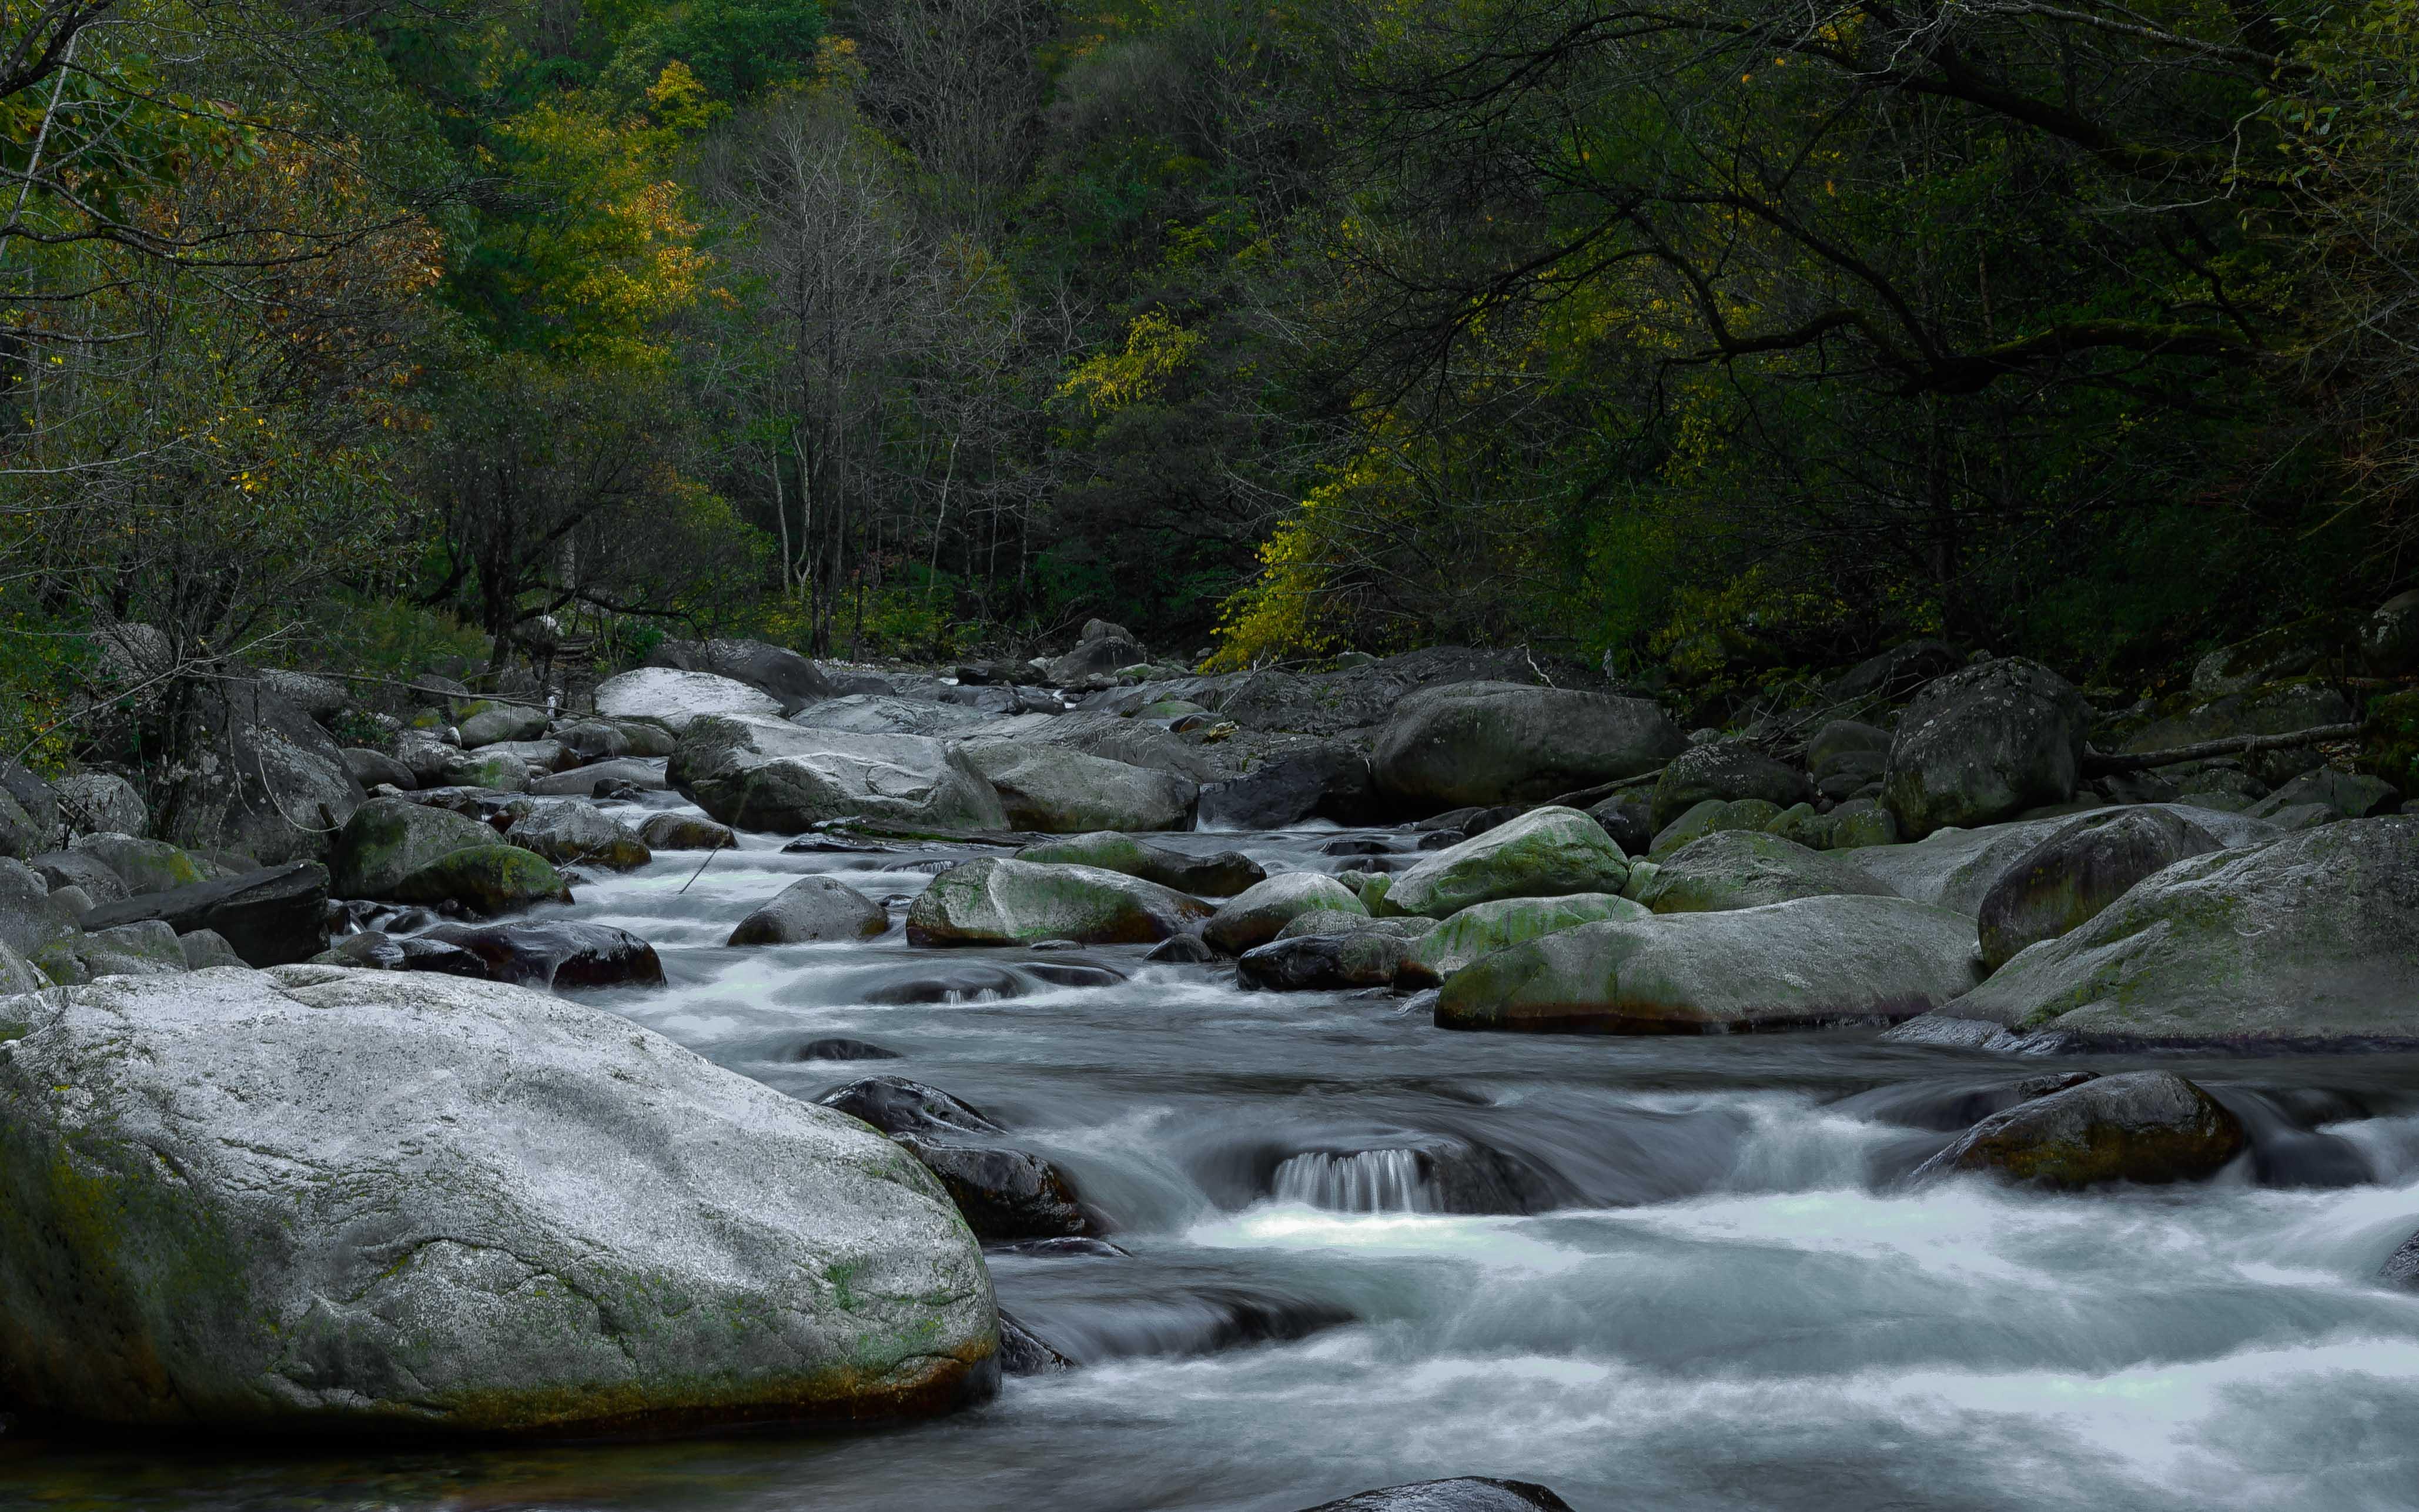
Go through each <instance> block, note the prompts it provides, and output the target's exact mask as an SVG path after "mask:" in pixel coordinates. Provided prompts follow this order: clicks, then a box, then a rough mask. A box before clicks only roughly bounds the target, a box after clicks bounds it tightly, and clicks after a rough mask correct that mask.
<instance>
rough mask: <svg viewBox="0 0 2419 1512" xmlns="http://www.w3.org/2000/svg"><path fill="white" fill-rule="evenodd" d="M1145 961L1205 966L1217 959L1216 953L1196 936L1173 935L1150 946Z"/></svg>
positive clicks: (1144, 957)
mask: <svg viewBox="0 0 2419 1512" xmlns="http://www.w3.org/2000/svg"><path fill="white" fill-rule="evenodd" d="M1143 959H1144V960H1146V961H1156V962H1159V963H1161V964H1179V965H1194V966H1198V965H1207V964H1210V962H1212V961H1215V960H1217V959H1218V952H1217V951H1215V950H1213V949H1210V946H1209V943H1208V942H1207V941H1205V940H1203V939H1202V938H1201V936H1200V935H1198V934H1173V935H1170V936H1168V937H1167V938H1166V939H1164V940H1162V941H1160V942H1159V943H1158V944H1157V945H1155V946H1152V947H1151V948H1150V949H1149V951H1148V953H1146V954H1145V955H1144V956H1143Z"/></svg>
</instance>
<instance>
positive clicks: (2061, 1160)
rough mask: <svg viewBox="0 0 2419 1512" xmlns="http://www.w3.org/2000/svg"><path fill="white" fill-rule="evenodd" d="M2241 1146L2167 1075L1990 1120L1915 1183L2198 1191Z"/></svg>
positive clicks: (2130, 1077) (2236, 1126) (2113, 1084)
mask: <svg viewBox="0 0 2419 1512" xmlns="http://www.w3.org/2000/svg"><path fill="white" fill-rule="evenodd" d="M2244 1143H2245V1140H2244V1137H2243V1133H2242V1122H2241V1121H2240V1120H2238V1119H2236V1118H2235V1116H2234V1115H2233V1114H2231V1113H2228V1112H2227V1111H2226V1109H2225V1108H2223V1107H2221V1106H2219V1105H2218V1103H2217V1100H2216V1099H2215V1098H2212V1097H2211V1096H2210V1095H2209V1094H2208V1093H2207V1092H2204V1091H2202V1090H2201V1089H2200V1088H2198V1087H2196V1086H2195V1085H2194V1084H2192V1083H2191V1082H2188V1081H2186V1080H2184V1079H2183V1078H2182V1077H2180V1076H2178V1075H2175V1074H2174V1073H2172V1072H2164V1071H2137V1072H2128V1073H2126V1074H2124V1075H2121V1076H2096V1077H2093V1078H2092V1079H2091V1080H2089V1081H2087V1082H2085V1083H2083V1084H2082V1085H2080V1086H2077V1087H2070V1088H2066V1089H2065V1090H2064V1091H2059V1092H2052V1093H2051V1094H2049V1095H2048V1096H2047V1097H2038V1098H2033V1099H2030V1100H2029V1101H2026V1102H2023V1103H2017V1104H2016V1105H2015V1106H2014V1107H2011V1108H2009V1109H2007V1110H2006V1111H2004V1112H2000V1113H1995V1114H1993V1115H1991V1116H1990V1117H1989V1118H1987V1119H1983V1120H1982V1121H1981V1122H1980V1123H1978V1124H1976V1125H1974V1127H1973V1128H1971V1129H1968V1130H1967V1131H1965V1133H1964V1134H1962V1135H1960V1136H1959V1137H1958V1138H1957V1140H1956V1142H1955V1143H1953V1144H1951V1145H1950V1146H1949V1148H1948V1149H1944V1150H1942V1151H1941V1152H1940V1153H1939V1154H1937V1155H1934V1156H1933V1157H1932V1159H1930V1160H1928V1161H1926V1162H1924V1163H1923V1165H1920V1166H1918V1168H1917V1170H1916V1172H1915V1174H1916V1177H1917V1178H1918V1179H1922V1178H1926V1177H1934V1176H1947V1175H1949V1174H1951V1173H1955V1172H1977V1173H1980V1174H1983V1175H1989V1176H1995V1177H1997V1178H1999V1179H2001V1180H2009V1181H2016V1182H2023V1183H2026V1184H2030V1185H2039V1186H2048V1187H2082V1186H2098V1185H2101V1184H2103V1183H2104V1182H2109V1181H2135V1182H2141V1183H2143V1184H2146V1185H2149V1184H2160V1183H2165V1182H2168V1181H2197V1180H2205V1179H2207V1178H2209V1177H2211V1176H2214V1175H2216V1174H2217V1172H2218V1171H2219V1169H2220V1168H2222V1167H2223V1166H2224V1165H2226V1162H2228V1161H2230V1160H2232V1159H2233V1158H2234V1157H2235V1156H2236V1155H2239V1154H2241V1153H2242V1149H2243V1147H2244Z"/></svg>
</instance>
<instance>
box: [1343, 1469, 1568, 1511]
mask: <svg viewBox="0 0 2419 1512" xmlns="http://www.w3.org/2000/svg"><path fill="white" fill-rule="evenodd" d="M1302 1512H1571V1504H1569V1503H1568V1502H1565V1501H1564V1500H1563V1499H1562V1498H1561V1497H1559V1496H1556V1495H1555V1494H1554V1493H1553V1492H1552V1491H1550V1490H1548V1489H1546V1488H1545V1487H1543V1486H1540V1485H1538V1484H1537V1483H1535V1482H1534V1481H1525V1480H1492V1479H1489V1478H1487V1477H1485V1476H1480V1475H1464V1476H1461V1477H1459V1478H1457V1479H1454V1480H1423V1481H1413V1482H1411V1483H1410V1485H1407V1486H1388V1487H1385V1488H1383V1489H1379V1490H1374V1491H1363V1492H1361V1493H1360V1494H1359V1495H1357V1496H1348V1497H1345V1498H1343V1499H1342V1500H1340V1501H1334V1502H1321V1503H1319V1504H1317V1506H1313V1507H1305V1508H1303V1509H1302Z"/></svg>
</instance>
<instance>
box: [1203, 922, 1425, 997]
mask: <svg viewBox="0 0 2419 1512" xmlns="http://www.w3.org/2000/svg"><path fill="white" fill-rule="evenodd" d="M1410 956H1411V942H1410V941H1409V940H1407V939H1404V938H1403V937H1402V936H1401V935H1399V934H1391V933H1384V932H1382V931H1379V930H1359V931H1356V932H1354V933H1349V934H1302V935H1296V936H1295V937H1294V938H1292V939H1289V940H1275V941H1271V943H1269V944H1267V945H1263V946H1259V947H1257V948H1256V949H1249V950H1246V951H1244V952H1243V954H1242V957H1241V958H1240V960H1238V961H1237V962H1236V963H1235V975H1236V979H1237V980H1238V981H1239V982H1240V984H1241V985H1242V986H1244V987H1247V988H1259V989H1262V990H1264V991H1268V992H1281V993H1289V992H1319V991H1332V990H1338V989H1345V988H1353V987H1391V986H1393V985H1394V978H1395V977H1396V976H1397V975H1398V974H1399V973H1400V972H1401V971H1402V969H1403V966H1404V964H1405V963H1406V962H1407V961H1409V960H1410ZM1429 980H1433V978H1430V979H1429Z"/></svg>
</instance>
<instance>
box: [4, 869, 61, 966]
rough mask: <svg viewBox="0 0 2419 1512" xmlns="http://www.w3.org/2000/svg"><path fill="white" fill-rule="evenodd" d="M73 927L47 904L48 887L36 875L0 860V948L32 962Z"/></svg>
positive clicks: (59, 912)
mask: <svg viewBox="0 0 2419 1512" xmlns="http://www.w3.org/2000/svg"><path fill="white" fill-rule="evenodd" d="M76 925H77V920H76V919H74V918H70V917H69V916H68V915H67V914H66V913H65V912H64V911H62V910H61V909H60V908H59V907H58V906H57V905H56V904H54V903H52V902H51V886H50V884H49V883H47V882H45V881H44V880H42V875H41V873H40V872H36V871H35V870H34V869H33V868H32V867H30V866H27V865H26V864H25V863H24V862H23V861H17V860H10V859H8V858H6V857H0V945H6V946H8V948H9V949H12V950H15V951H16V952H17V953H18V954H20V955H23V956H24V957H26V958H27V959H32V958H34V957H36V956H39V955H40V954H41V953H42V952H43V950H45V949H48V948H49V947H50V946H51V945H53V944H54V943H55V942H56V941H58V940H59V939H60V938H62V937H63V936H66V935H69V934H71V933H74V932H75V929H76Z"/></svg>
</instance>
